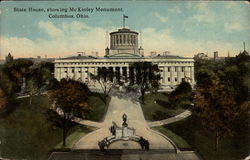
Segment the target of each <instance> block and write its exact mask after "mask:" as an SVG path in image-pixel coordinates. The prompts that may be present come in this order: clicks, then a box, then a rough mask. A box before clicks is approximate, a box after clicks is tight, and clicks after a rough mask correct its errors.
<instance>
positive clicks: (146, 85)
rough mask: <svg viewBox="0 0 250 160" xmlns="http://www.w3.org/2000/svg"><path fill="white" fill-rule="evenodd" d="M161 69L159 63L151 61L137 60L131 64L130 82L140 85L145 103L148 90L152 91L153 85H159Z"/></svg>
mask: <svg viewBox="0 0 250 160" xmlns="http://www.w3.org/2000/svg"><path fill="white" fill-rule="evenodd" d="M159 71H160V70H159V68H158V65H157V64H152V63H151V62H135V63H133V64H131V65H130V72H129V80H130V84H137V85H138V86H139V88H140V92H141V100H142V103H144V97H145V93H146V91H150V88H152V86H154V87H157V88H158V87H159V80H160V79H161V77H160V74H159Z"/></svg>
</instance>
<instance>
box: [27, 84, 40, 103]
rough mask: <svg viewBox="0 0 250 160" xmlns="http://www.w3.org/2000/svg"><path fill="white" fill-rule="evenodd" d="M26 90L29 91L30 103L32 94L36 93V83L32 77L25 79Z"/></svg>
mask: <svg viewBox="0 0 250 160" xmlns="http://www.w3.org/2000/svg"><path fill="white" fill-rule="evenodd" d="M27 91H28V92H29V96H30V100H29V102H30V104H31V103H32V98H33V96H34V95H35V94H37V93H38V84H37V82H36V81H35V80H34V79H29V80H28V81H27Z"/></svg>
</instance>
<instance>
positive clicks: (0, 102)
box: [0, 88, 7, 111]
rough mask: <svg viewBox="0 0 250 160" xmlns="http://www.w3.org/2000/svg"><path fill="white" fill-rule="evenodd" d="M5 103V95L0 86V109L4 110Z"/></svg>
mask: <svg viewBox="0 0 250 160" xmlns="http://www.w3.org/2000/svg"><path fill="white" fill-rule="evenodd" d="M6 105H7V96H6V95H5V93H4V91H3V90H2V88H0V111H3V110H5V108H6Z"/></svg>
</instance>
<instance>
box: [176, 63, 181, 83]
mask: <svg viewBox="0 0 250 160" xmlns="http://www.w3.org/2000/svg"><path fill="white" fill-rule="evenodd" d="M177 82H178V83H180V82H181V67H180V66H178V67H177Z"/></svg>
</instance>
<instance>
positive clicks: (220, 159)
mask: <svg viewBox="0 0 250 160" xmlns="http://www.w3.org/2000/svg"><path fill="white" fill-rule="evenodd" d="M244 122H245V121H244ZM237 127H238V128H237V133H236V134H235V136H233V137H225V138H221V140H220V144H219V150H218V151H215V149H214V148H215V138H214V136H213V135H212V134H211V133H208V132H207V131H206V130H204V128H203V127H202V126H201V124H200V121H199V120H198V119H197V118H196V117H195V116H191V117H189V118H186V119H184V120H182V121H179V122H176V123H172V124H169V125H165V126H163V127H160V128H158V127H157V129H158V130H159V131H160V132H162V133H163V134H165V135H166V136H169V138H170V139H171V140H173V141H174V142H175V143H176V145H177V146H178V147H180V149H183V147H184V150H186V149H185V148H186V144H188V145H190V148H194V149H195V150H196V151H198V153H199V154H200V155H201V157H202V158H203V159H204V160H239V159H243V158H244V157H246V156H247V155H248V152H249V129H248V126H247V123H239V125H237ZM184 141H186V142H184Z"/></svg>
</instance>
